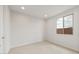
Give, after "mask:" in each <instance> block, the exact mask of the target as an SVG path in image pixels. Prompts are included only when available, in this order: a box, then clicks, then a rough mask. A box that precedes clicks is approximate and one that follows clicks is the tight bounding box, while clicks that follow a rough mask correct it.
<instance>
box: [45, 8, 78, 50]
mask: <svg viewBox="0 0 79 59" xmlns="http://www.w3.org/2000/svg"><path fill="white" fill-rule="evenodd" d="M71 13H73V14H74V23H73V32H74V34H73V35H64V34H56V24H57V23H56V22H57V18H58V17H62V16H65V15H68V14H71ZM46 25H47V31H46V38H47V40H48V41H50V42H53V43H56V44H59V45H62V46H64V47H68V48H71V49H74V50H77V51H79V8H78V7H77V8H73V9H69V10H66V11H64V12H62V13H60V14H58V15H56V16H54V17H51V18H50V19H48V21H47V22H46Z"/></svg>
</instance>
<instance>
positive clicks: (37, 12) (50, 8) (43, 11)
mask: <svg viewBox="0 0 79 59" xmlns="http://www.w3.org/2000/svg"><path fill="white" fill-rule="evenodd" d="M22 6H23V7H24V8H25V9H24V10H22V9H21V7H22ZM73 7H75V6H74V5H11V6H9V8H10V9H11V10H13V11H17V12H21V13H24V14H26V15H30V16H32V17H38V18H44V15H47V17H51V16H54V15H57V14H58V13H61V12H63V11H65V10H67V9H70V8H73Z"/></svg>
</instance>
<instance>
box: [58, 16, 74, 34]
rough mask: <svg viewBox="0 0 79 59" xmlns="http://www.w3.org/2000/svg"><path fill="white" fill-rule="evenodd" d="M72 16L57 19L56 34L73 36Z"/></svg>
mask: <svg viewBox="0 0 79 59" xmlns="http://www.w3.org/2000/svg"><path fill="white" fill-rule="evenodd" d="M72 25H73V15H68V16H63V17H62V18H58V19H57V34H73V26H72Z"/></svg>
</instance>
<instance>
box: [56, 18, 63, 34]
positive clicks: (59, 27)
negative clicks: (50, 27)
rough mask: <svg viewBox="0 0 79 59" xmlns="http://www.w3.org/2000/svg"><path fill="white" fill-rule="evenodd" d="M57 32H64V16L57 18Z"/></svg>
mask: <svg viewBox="0 0 79 59" xmlns="http://www.w3.org/2000/svg"><path fill="white" fill-rule="evenodd" d="M57 33H58V34H63V18H59V19H58V20H57Z"/></svg>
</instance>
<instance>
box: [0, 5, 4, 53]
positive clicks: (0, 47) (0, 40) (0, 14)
mask: <svg viewBox="0 0 79 59" xmlns="http://www.w3.org/2000/svg"><path fill="white" fill-rule="evenodd" d="M3 32H4V30H3V6H0V53H3V39H4V37H3Z"/></svg>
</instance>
